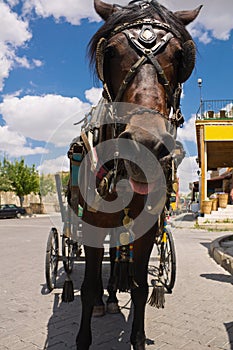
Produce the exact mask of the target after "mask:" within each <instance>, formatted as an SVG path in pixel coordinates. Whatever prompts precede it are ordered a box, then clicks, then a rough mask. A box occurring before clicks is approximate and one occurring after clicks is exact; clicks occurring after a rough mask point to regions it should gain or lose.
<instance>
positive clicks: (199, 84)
mask: <svg viewBox="0 0 233 350" xmlns="http://www.w3.org/2000/svg"><path fill="white" fill-rule="evenodd" d="M202 82H203V80H202V78H198V79H197V83H198V87H199V89H200V114H201V117H202V102H203V101H202Z"/></svg>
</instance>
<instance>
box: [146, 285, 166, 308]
mask: <svg viewBox="0 0 233 350" xmlns="http://www.w3.org/2000/svg"><path fill="white" fill-rule="evenodd" d="M151 283H152V286H153V291H152V293H151V296H150V299H149V300H148V303H149V305H150V306H156V307H157V308H158V309H160V308H162V309H163V308H164V304H165V290H164V286H163V284H162V283H161V282H160V281H156V280H152V281H151Z"/></svg>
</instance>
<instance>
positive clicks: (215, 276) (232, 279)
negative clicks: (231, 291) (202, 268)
mask: <svg viewBox="0 0 233 350" xmlns="http://www.w3.org/2000/svg"><path fill="white" fill-rule="evenodd" d="M200 276H201V277H203V278H206V279H209V280H214V281H218V282H223V283H231V284H233V276H231V275H227V274H223V273H203V274H201V275H200Z"/></svg>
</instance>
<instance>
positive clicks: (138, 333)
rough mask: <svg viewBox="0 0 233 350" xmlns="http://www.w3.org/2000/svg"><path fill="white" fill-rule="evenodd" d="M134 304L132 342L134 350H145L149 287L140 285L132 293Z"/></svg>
mask: <svg viewBox="0 0 233 350" xmlns="http://www.w3.org/2000/svg"><path fill="white" fill-rule="evenodd" d="M131 297H132V302H133V304H134V316H133V324H132V332H131V337H130V341H131V344H132V345H133V349H134V350H145V341H146V336H145V325H144V319H145V306H146V302H147V297H148V285H147V284H146V285H143V286H142V285H139V287H138V288H136V289H134V290H133V291H131Z"/></svg>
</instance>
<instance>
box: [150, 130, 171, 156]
mask: <svg viewBox="0 0 233 350" xmlns="http://www.w3.org/2000/svg"><path fill="white" fill-rule="evenodd" d="M174 147H175V141H174V139H173V137H172V136H171V135H169V134H165V135H163V137H162V140H161V141H158V142H157V144H156V145H155V147H154V153H155V156H156V157H157V158H158V159H162V158H164V157H166V156H168V155H169V154H170V153H171V152H172V150H173V149H174Z"/></svg>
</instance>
